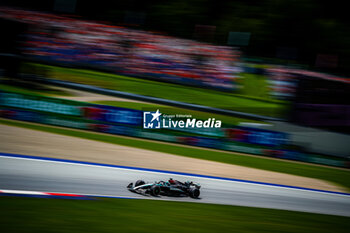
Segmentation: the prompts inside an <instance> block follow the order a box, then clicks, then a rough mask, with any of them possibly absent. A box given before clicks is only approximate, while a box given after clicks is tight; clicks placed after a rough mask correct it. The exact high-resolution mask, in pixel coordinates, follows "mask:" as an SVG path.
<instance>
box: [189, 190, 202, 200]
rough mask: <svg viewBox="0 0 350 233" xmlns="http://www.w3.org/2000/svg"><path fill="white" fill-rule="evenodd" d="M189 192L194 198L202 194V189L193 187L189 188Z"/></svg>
mask: <svg viewBox="0 0 350 233" xmlns="http://www.w3.org/2000/svg"><path fill="white" fill-rule="evenodd" d="M189 194H190V197H192V198H198V197H199V195H200V191H199V189H197V188H191V189H190V190H189Z"/></svg>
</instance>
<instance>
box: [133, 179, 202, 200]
mask: <svg viewBox="0 0 350 233" xmlns="http://www.w3.org/2000/svg"><path fill="white" fill-rule="evenodd" d="M127 188H128V189H129V190H130V191H131V192H134V193H138V194H143V195H152V196H159V195H164V196H178V197H181V196H190V197H192V198H198V197H199V195H200V191H199V189H200V188H201V186H200V185H199V184H197V183H193V182H190V181H187V182H185V183H182V182H180V181H177V180H173V179H171V178H170V179H169V181H158V182H153V183H146V182H145V181H143V180H138V181H136V182H135V185H134V184H133V183H130V184H129V185H128V186H127Z"/></svg>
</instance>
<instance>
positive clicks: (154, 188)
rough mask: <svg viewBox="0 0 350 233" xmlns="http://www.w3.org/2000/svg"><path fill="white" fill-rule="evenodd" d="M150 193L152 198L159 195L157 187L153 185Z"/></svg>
mask: <svg viewBox="0 0 350 233" xmlns="http://www.w3.org/2000/svg"><path fill="white" fill-rule="evenodd" d="M150 193H151V195H152V196H158V195H159V194H160V187H159V186H158V185H153V186H152V187H151V190H150Z"/></svg>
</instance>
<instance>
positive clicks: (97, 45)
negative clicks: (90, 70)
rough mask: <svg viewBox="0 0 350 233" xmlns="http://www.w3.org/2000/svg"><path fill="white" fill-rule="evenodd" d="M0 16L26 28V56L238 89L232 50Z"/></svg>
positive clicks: (8, 13) (48, 17) (43, 17)
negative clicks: (25, 24)
mask: <svg viewBox="0 0 350 233" xmlns="http://www.w3.org/2000/svg"><path fill="white" fill-rule="evenodd" d="M0 17H1V18H6V19H11V20H17V21H20V22H25V23H27V24H28V25H29V31H28V34H27V35H26V39H25V43H24V44H23V53H24V54H25V55H28V56H30V57H34V58H38V59H41V60H45V61H52V62H59V63H64V64H67V65H80V66H92V67H94V66H95V67H103V68H105V69H107V70H111V71H113V72H117V73H122V74H127V75H133V76H140V77H145V78H147V77H148V78H153V79H161V80H167V81H173V82H180V83H185V84H189V85H196V86H207V87H211V88H219V89H228V90H234V89H236V87H237V86H236V79H237V77H238V73H239V72H240V68H239V66H237V62H238V61H239V56H240V52H239V51H238V50H237V49H233V48H232V47H227V46H215V45H212V44H208V43H200V42H197V41H194V40H186V39H180V38H176V37H171V36H167V35H163V34H160V33H155V32H149V31H142V30H135V29H130V28H126V27H119V26H113V25H108V24H106V23H104V24H103V23H98V22H93V21H87V20H81V19H76V18H68V17H62V16H58V15H54V14H49V13H42V12H35V11H26V10H19V9H13V8H0Z"/></svg>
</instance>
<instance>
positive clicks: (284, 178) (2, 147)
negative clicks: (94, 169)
mask: <svg viewBox="0 0 350 233" xmlns="http://www.w3.org/2000/svg"><path fill="white" fill-rule="evenodd" d="M0 131H1V132H3V133H2V134H0V152H3V153H14V154H23V155H33V156H43V157H53V158H61V159H71V160H80V161H88V162H97V163H107V164H115V165H123V166H136V167H144V168H151V169H161V170H169V171H178V172H187V173H196V174H203V175H211V176H220V177H228V178H235V179H245V180H253V181H260V182H269V183H277V184H283V185H292V186H300V187H306V188H315V189H324V190H330V191H339V192H344V191H345V190H343V189H342V188H340V187H338V186H336V185H333V184H331V183H328V182H326V181H323V180H318V179H313V178H306V177H301V176H295V175H289V174H283V173H278V172H271V171H265V170H259V169H255V168H248V167H243V166H237V165H231V164H225V163H219V162H213V161H207V160H201V159H194V158H188V157H183V156H177V155H172V154H167V153H161V152H155V151H150V150H143V149H138V148H133V147H127V146H119V145H115V144H110V143H104V142H98V141H93V140H88V139H81V138H77V137H71V136H63V135H58V134H53V133H47V132H41V131H36V130H30V129H24V128H20V127H14V126H7V125H1V124H0Z"/></svg>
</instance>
